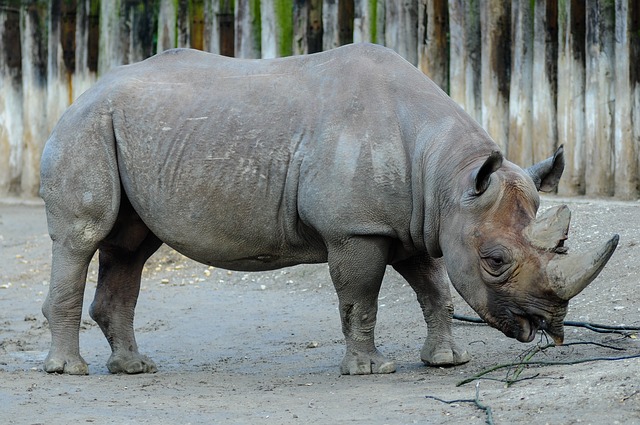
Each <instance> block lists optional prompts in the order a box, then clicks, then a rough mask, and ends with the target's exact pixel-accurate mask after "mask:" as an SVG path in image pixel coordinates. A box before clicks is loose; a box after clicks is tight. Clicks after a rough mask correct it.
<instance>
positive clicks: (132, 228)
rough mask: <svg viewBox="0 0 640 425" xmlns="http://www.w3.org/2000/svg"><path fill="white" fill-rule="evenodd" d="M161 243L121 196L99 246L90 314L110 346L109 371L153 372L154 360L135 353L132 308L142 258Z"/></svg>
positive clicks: (136, 349)
mask: <svg viewBox="0 0 640 425" xmlns="http://www.w3.org/2000/svg"><path fill="white" fill-rule="evenodd" d="M160 245H162V241H160V239H158V238H157V237H156V236H155V235H154V234H153V233H151V231H150V230H149V229H148V228H147V226H146V225H145V224H144V223H143V222H142V220H141V219H140V217H139V216H138V215H137V214H136V212H135V211H134V210H133V208H132V207H131V204H130V203H129V201H128V199H126V197H124V196H123V200H122V202H121V206H120V211H119V213H118V219H117V220H116V223H115V225H114V227H113V229H112V231H111V233H110V234H109V236H108V237H107V238H106V239H105V240H104V241H102V242H101V244H100V247H99V251H98V252H99V254H98V255H99V264H100V268H99V272H98V285H97V289H96V294H95V297H94V300H93V303H92V304H91V308H90V309H89V314H90V315H91V317H92V318H93V319H94V320H95V321H96V323H98V325H99V326H100V329H102V332H103V333H104V335H105V337H106V338H107V341H108V342H109V345H110V346H111V351H112V354H111V357H110V358H109V360H108V361H107V368H108V369H109V371H110V372H111V373H128V374H134V373H154V372H156V371H157V368H156V365H155V363H154V362H153V361H152V360H150V359H149V358H148V357H147V356H144V355H142V354H140V353H139V352H138V345H137V343H136V340H135V335H134V330H133V319H134V310H135V306H136V303H137V300H138V295H139V292H140V278H141V275H142V268H143V266H144V263H145V261H146V260H147V259H148V258H149V257H150V256H151V255H152V254H153V253H154V252H155V251H156V250H157V249H158V248H159V247H160Z"/></svg>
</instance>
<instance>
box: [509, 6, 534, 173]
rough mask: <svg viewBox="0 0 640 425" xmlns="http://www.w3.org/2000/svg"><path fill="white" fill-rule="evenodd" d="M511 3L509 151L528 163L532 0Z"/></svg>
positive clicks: (530, 150) (517, 160)
mask: <svg viewBox="0 0 640 425" xmlns="http://www.w3.org/2000/svg"><path fill="white" fill-rule="evenodd" d="M511 6H512V9H511V17H512V35H513V38H512V41H513V44H512V49H513V50H512V62H511V83H510V87H509V146H508V148H507V152H508V157H509V159H510V160H511V161H513V162H515V163H516V164H518V165H520V166H521V167H525V166H527V167H528V166H530V165H532V164H533V162H532V158H533V137H532V132H533V125H532V124H533V103H532V98H533V34H532V32H533V25H532V24H533V20H532V12H533V11H532V10H531V2H530V1H529V0H513V2H512V4H511ZM536 78H537V76H536Z"/></svg>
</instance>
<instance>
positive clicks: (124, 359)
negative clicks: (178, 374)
mask: <svg viewBox="0 0 640 425" xmlns="http://www.w3.org/2000/svg"><path fill="white" fill-rule="evenodd" d="M107 368H108V369H109V372H111V373H127V374H130V375H132V374H136V373H156V372H157V371H158V368H157V367H156V364H155V363H154V362H153V360H151V359H150V358H149V357H147V356H143V355H142V354H137V353H127V355H126V356H124V355H116V354H112V355H111V357H110V358H109V361H108V362H107Z"/></svg>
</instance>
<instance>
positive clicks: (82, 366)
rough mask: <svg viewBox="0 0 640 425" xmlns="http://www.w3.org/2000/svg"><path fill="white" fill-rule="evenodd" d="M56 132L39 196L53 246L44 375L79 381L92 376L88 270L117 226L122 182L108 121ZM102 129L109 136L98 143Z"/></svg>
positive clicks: (64, 124)
mask: <svg viewBox="0 0 640 425" xmlns="http://www.w3.org/2000/svg"><path fill="white" fill-rule="evenodd" d="M58 127H59V128H58V130H57V132H54V133H53V134H52V136H51V137H50V138H49V140H48V141H47V144H46V146H45V149H44V151H43V155H42V162H41V167H40V172H41V184H40V196H41V197H42V199H43V200H44V202H45V209H46V213H47V224H48V227H49V234H50V236H51V240H52V262H51V281H50V283H49V292H48V294H47V298H46V300H45V302H44V304H43V306H42V312H43V314H44V316H45V317H46V318H47V320H48V322H49V329H50V332H51V348H50V350H49V354H48V355H47V358H46V359H45V363H44V370H45V371H46V372H51V373H68V374H75V375H81V374H87V373H88V367H87V363H86V362H85V361H84V359H83V358H82V357H81V356H80V347H79V332H80V320H81V317H82V303H83V296H84V289H85V285H86V277H87V268H88V266H89V263H90V261H91V258H92V257H93V255H94V254H95V252H96V250H97V249H98V245H99V243H100V241H101V240H102V239H103V238H104V237H105V236H107V235H108V234H109V232H110V230H111V228H112V226H113V223H114V222H115V219H116V215H117V209H115V208H114V206H116V207H117V205H118V204H119V202H120V181H119V177H118V174H117V171H115V172H114V170H117V165H116V160H115V150H114V147H113V140H112V137H111V136H110V134H111V133H109V131H111V132H112V126H111V122H110V121H109V120H108V119H107V118H103V119H102V120H101V121H100V122H93V121H91V120H87V121H86V122H82V123H80V124H78V123H77V122H76V121H74V120H72V119H68V120H66V121H63V120H61V123H60V124H59V125H58ZM98 128H102V129H103V130H104V133H103V134H106V135H107V136H104V137H94V136H95V134H94V133H93V132H94V131H96V129H98ZM61 135H62V136H61ZM78 146H82V147H83V149H84V150H83V152H82V154H80V153H79V152H78Z"/></svg>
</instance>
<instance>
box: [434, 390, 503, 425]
mask: <svg viewBox="0 0 640 425" xmlns="http://www.w3.org/2000/svg"><path fill="white" fill-rule="evenodd" d="M479 395H480V382H476V397H475V398H474V399H458V400H443V399H441V398H438V397H435V396H432V395H426V396H425V397H426V398H430V399H432V400H436V401H439V402H441V403H446V404H455V403H473V404H475V405H476V407H477V408H478V409H480V410H483V411H484V413H485V414H486V415H487V424H488V425H493V413H492V412H491V407H490V406H487V405H486V404H482V403H480V399H479Z"/></svg>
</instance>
